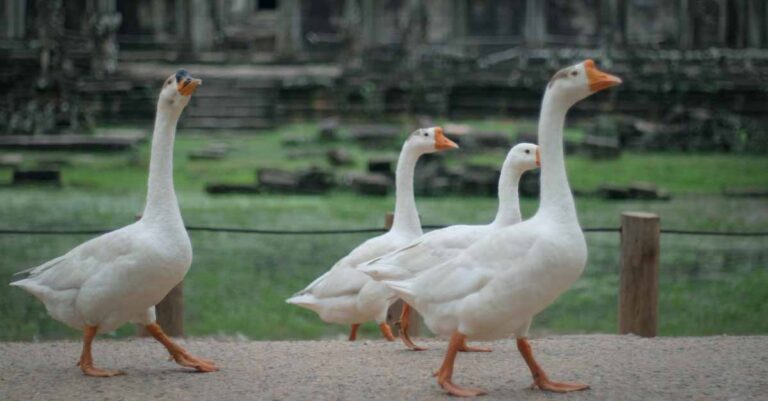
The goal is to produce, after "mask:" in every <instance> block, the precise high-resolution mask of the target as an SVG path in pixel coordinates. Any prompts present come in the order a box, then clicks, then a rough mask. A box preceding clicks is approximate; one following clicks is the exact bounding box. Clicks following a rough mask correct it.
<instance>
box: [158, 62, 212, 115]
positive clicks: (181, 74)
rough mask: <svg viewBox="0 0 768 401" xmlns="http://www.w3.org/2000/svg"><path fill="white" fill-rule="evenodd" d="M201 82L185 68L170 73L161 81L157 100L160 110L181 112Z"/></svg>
mask: <svg viewBox="0 0 768 401" xmlns="http://www.w3.org/2000/svg"><path fill="white" fill-rule="evenodd" d="M202 83H203V81H202V80H200V79H195V78H192V76H191V75H189V73H188V72H187V70H184V69H181V70H178V71H176V72H175V73H173V74H171V76H169V77H168V78H166V80H165V82H164V83H163V89H162V90H161V91H160V99H159V100H158V102H157V105H158V108H159V109H161V110H167V111H175V112H178V113H181V111H183V110H184V108H185V107H187V104H188V103H189V99H190V98H191V97H192V93H194V92H195V89H197V87H198V86H200V85H201V84H202Z"/></svg>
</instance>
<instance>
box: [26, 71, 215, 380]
mask: <svg viewBox="0 0 768 401" xmlns="http://www.w3.org/2000/svg"><path fill="white" fill-rule="evenodd" d="M200 83H201V81H200V80H199V79H193V78H192V77H191V76H189V74H188V73H187V72H186V71H184V70H179V71H178V72H177V73H175V74H173V75H171V76H170V77H168V79H167V80H166V81H165V83H164V85H163V89H162V90H161V92H160V96H159V99H158V104H157V115H156V120H155V129H154V132H153V135H152V151H151V156H150V166H149V179H148V189H147V202H146V207H145V209H144V213H143V215H142V217H141V219H140V220H139V221H137V222H135V223H133V224H130V225H128V226H126V227H123V228H121V229H118V230H115V231H112V232H109V233H107V234H104V235H101V236H99V237H96V238H94V239H91V240H89V241H87V242H85V243H83V244H81V245H79V246H77V247H75V248H74V249H72V250H71V251H69V252H67V253H66V254H64V255H63V256H60V257H58V258H56V259H53V260H51V261H49V262H47V263H44V264H42V265H40V266H38V267H36V268H32V269H28V270H26V271H24V272H22V273H27V274H28V277H27V278H24V279H21V280H19V281H16V282H13V283H11V285H12V286H16V287H20V288H23V289H24V290H26V291H28V292H29V293H31V294H32V295H34V296H35V297H37V298H38V299H40V300H41V301H42V302H43V304H44V305H45V307H46V310H47V311H48V313H49V314H50V315H51V316H52V317H53V318H54V319H56V320H59V321H61V322H63V323H65V324H67V325H69V326H70V327H72V328H75V329H78V330H82V331H83V339H84V340H83V353H82V355H81V357H80V364H79V365H80V368H81V369H82V370H83V373H85V374H86V375H91V376H102V377H109V376H115V375H118V374H122V372H120V371H108V370H103V369H98V368H96V367H94V366H93V359H92V356H91V343H92V341H93V339H94V337H95V336H96V335H97V334H98V333H102V332H108V331H112V330H114V329H116V328H117V327H119V326H121V325H122V324H124V323H126V322H135V323H139V324H142V325H144V326H145V327H146V329H147V331H148V332H149V333H150V334H151V335H152V336H153V337H155V339H157V340H158V341H160V342H161V343H162V344H163V345H164V346H165V347H166V348H167V349H168V351H169V353H170V354H171V356H172V357H173V359H174V360H176V362H177V363H179V364H181V365H183V366H188V367H192V368H195V369H196V370H198V371H203V372H210V371H214V370H217V368H216V366H215V364H214V363H213V362H211V361H208V360H204V359H201V358H196V357H194V356H192V355H190V354H189V353H188V352H187V351H186V350H184V349H183V348H181V347H180V346H178V345H177V344H175V343H174V342H173V341H171V340H170V339H169V338H168V337H167V336H166V335H165V334H164V333H163V332H162V329H161V328H160V326H159V325H157V323H156V322H155V305H156V304H157V303H158V302H160V301H161V300H162V299H163V298H164V297H165V296H166V295H167V294H168V292H169V291H170V290H171V289H173V287H174V286H176V285H177V284H178V283H179V282H181V280H182V279H183V278H184V276H185V275H186V273H187V271H188V270H189V267H190V265H191V264H192V244H191V243H190V240H189V236H188V235H187V231H186V229H185V228H184V221H183V220H182V217H181V212H180V210H179V205H178V200H177V198H176V193H175V191H174V188H173V142H174V137H175V134H176V124H177V122H178V120H179V118H180V116H181V113H182V112H183V110H184V108H185V107H186V105H187V104H188V102H189V99H190V96H191V95H192V93H193V92H194V91H195V89H196V88H197V86H198V85H200Z"/></svg>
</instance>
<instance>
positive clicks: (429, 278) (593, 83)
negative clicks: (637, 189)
mask: <svg viewBox="0 0 768 401" xmlns="http://www.w3.org/2000/svg"><path fill="white" fill-rule="evenodd" d="M619 83H621V80H620V79H619V78H617V77H614V76H611V75H608V74H606V73H603V72H601V71H599V70H598V69H597V68H596V67H595V64H594V62H593V61H592V60H587V61H585V62H583V63H580V64H577V65H574V66H571V67H567V68H564V69H562V70H561V71H559V72H558V73H556V74H555V75H554V77H553V78H552V80H551V81H550V82H549V84H548V85H547V90H546V92H545V94H544V100H543V103H542V109H541V117H540V120H539V146H540V147H541V164H542V171H541V203H540V206H539V210H538V211H537V212H536V214H535V215H534V216H533V217H532V218H531V219H529V220H526V221H524V222H521V223H519V224H515V225H512V226H509V227H506V228H502V229H499V230H496V231H493V232H492V233H491V234H489V235H488V236H486V237H484V238H482V239H480V240H479V241H477V242H476V243H474V244H473V245H471V246H470V247H469V248H467V249H466V250H464V251H463V252H461V253H460V254H458V255H457V256H455V257H454V258H453V259H451V260H449V261H446V262H444V263H442V264H440V265H437V266H435V267H433V268H431V269H428V270H426V271H423V272H421V273H419V274H417V275H416V276H415V277H414V278H412V279H408V280H391V281H384V283H385V284H387V285H388V286H389V287H390V288H392V289H393V290H394V291H395V292H397V294H398V296H400V297H401V298H402V299H403V300H405V301H406V302H408V303H409V304H410V305H411V306H413V307H414V308H416V310H418V311H419V312H420V313H421V314H422V316H424V318H425V322H426V324H427V326H428V327H429V328H430V329H431V330H432V331H433V332H435V333H438V334H440V335H443V336H450V337H451V340H450V343H449V346H448V351H447V353H446V355H445V360H444V361H443V364H442V366H441V367H440V369H439V370H438V371H437V373H436V376H437V381H438V383H439V384H440V385H441V386H442V387H443V388H444V389H446V390H447V391H448V392H449V393H451V394H454V395H457V396H475V395H480V394H484V391H482V390H479V389H467V388H462V387H459V386H457V385H455V384H454V383H453V382H452V376H453V365H454V361H455V359H456V354H457V352H458V351H459V349H460V348H461V346H462V344H464V342H465V341H466V340H467V339H472V340H494V339H501V338H506V337H509V336H510V335H514V336H515V337H516V338H517V346H518V349H519V351H520V353H521V354H522V356H523V358H524V359H525V362H526V363H527V364H528V367H529V368H530V370H531V373H532V375H533V378H534V385H535V386H537V387H539V388H541V389H542V390H549V391H557V392H567V391H575V390H583V389H586V388H588V386H587V385H584V384H578V383H556V382H553V381H551V380H549V378H548V377H547V375H546V373H545V372H544V370H543V369H542V368H541V367H540V366H539V365H538V363H537V362H536V360H535V359H534V358H533V354H532V352H531V347H530V345H529V344H528V341H527V339H526V336H527V330H528V323H529V322H530V320H531V318H532V317H533V316H534V315H536V314H537V313H539V312H540V311H541V310H543V309H544V308H545V307H546V306H547V305H549V304H550V303H552V302H553V301H554V300H555V299H556V298H557V297H558V296H559V295H560V294H561V293H562V292H563V291H565V290H566V289H567V288H568V287H569V286H570V285H571V284H573V282H574V281H575V280H576V279H577V278H578V277H579V276H580V275H581V273H582V271H583V270H584V266H585V265H586V261H587V247H586V243H585V241H584V235H583V233H582V231H581V227H580V226H579V222H578V218H577V216H576V206H575V204H574V201H573V195H572V194H571V190H570V187H569V185H568V177H567V174H566V171H565V161H564V156H563V125H564V123H565V115H566V112H567V111H568V109H569V108H570V107H571V106H572V105H574V104H575V103H576V102H578V101H579V100H581V99H583V98H585V97H587V96H589V95H590V94H592V93H595V92H597V91H599V90H602V89H605V88H608V87H612V86H615V85H618V84H619Z"/></svg>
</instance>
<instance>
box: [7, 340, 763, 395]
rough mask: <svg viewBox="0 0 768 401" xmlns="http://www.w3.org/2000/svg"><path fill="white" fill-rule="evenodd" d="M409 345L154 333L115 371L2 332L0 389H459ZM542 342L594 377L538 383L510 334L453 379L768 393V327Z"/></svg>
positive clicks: (623, 391) (662, 391)
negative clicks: (200, 359)
mask: <svg viewBox="0 0 768 401" xmlns="http://www.w3.org/2000/svg"><path fill="white" fill-rule="evenodd" d="M421 342H422V343H423V344H425V345H427V346H429V347H430V349H429V350H427V351H424V352H419V353H417V352H410V351H406V350H404V349H403V347H402V346H401V345H400V344H399V343H385V342H384V341H382V340H366V339H363V340H358V342H355V343H349V342H345V341H285V342H250V341H234V340H225V341H222V340H215V339H191V340H186V341H183V343H184V344H185V345H186V346H187V347H188V349H189V350H190V351H191V352H193V353H195V354H198V355H200V356H204V357H208V358H213V359H215V360H216V361H218V363H219V365H220V366H221V367H222V370H221V371H220V372H216V373H208V374H199V373H190V372H189V371H188V370H186V369H184V368H181V367H179V366H177V365H175V364H173V363H172V362H169V361H167V359H166V354H165V351H164V350H163V349H162V348H161V347H160V346H159V345H158V344H155V343H153V341H152V340H150V339H135V340H126V341H114V340H101V341H97V342H96V345H95V349H94V353H95V359H96V364H97V366H99V367H103V368H117V369H122V370H124V371H125V372H126V373H127V375H125V376H118V377H115V378H110V379H97V378H90V377H85V376H83V375H82V374H81V373H80V370H79V369H78V368H76V367H75V363H76V362H77V358H78V356H79V353H80V344H78V343H76V342H43V343H0V400H6V401H10V400H78V401H83V400H143V401H146V400H159V399H163V400H176V399H178V400H182V399H184V400H251V399H253V400H451V399H454V398H451V397H450V396H448V395H446V394H445V393H444V392H443V391H442V390H441V389H440V388H439V387H438V386H437V384H436V383H435V380H434V378H432V377H431V372H432V371H434V370H435V369H437V367H438V366H439V365H440V362H441V360H442V357H443V352H444V350H445V343H443V342H440V341H437V340H430V341H421ZM532 344H533V349H534V354H535V355H536V356H537V358H538V360H539V362H540V363H541V364H542V365H543V367H544V368H545V369H546V370H547V371H548V373H549V375H550V377H551V378H553V379H555V380H571V381H581V382H585V383H589V384H590V385H591V386H592V388H591V389H590V390H587V391H583V392H578V393H571V394H565V395H563V394H551V393H544V392H542V391H539V390H530V389H529V388H528V385H529V384H530V382H531V378H530V374H529V373H528V370H527V368H526V367H525V364H524V363H523V361H522V359H521V358H520V357H519V355H518V353H517V350H516V348H515V344H514V342H513V341H501V342H496V343H488V344H485V345H488V346H491V347H493V349H494V352H492V353H489V354H481V353H476V354H461V355H459V357H458V360H457V369H456V375H455V381H456V382H457V383H458V384H461V385H465V386H472V387H480V388H483V389H485V390H487V391H488V393H489V394H488V395H487V396H484V397H482V398H479V399H480V400H497V399H498V400H501V399H504V400H510V399H514V400H568V401H570V400H587V399H589V400H766V399H768V337H727V336H723V337H701V338H656V339H643V338H638V337H634V336H614V335H587V336H582V335H578V336H553V337H547V338H541V339H535V340H534V341H533V342H532Z"/></svg>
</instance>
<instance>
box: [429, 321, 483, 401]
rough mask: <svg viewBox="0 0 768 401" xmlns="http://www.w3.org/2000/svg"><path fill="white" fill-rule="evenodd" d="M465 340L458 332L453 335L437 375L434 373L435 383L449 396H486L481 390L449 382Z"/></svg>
mask: <svg viewBox="0 0 768 401" xmlns="http://www.w3.org/2000/svg"><path fill="white" fill-rule="evenodd" d="M466 339H467V337H466V336H464V335H463V334H461V333H459V332H458V331H457V332H455V333H453V335H452V336H451V341H450V342H449V343H448V351H447V352H446V353H445V359H444V360H443V364H442V366H440V369H439V370H438V371H437V373H435V376H437V383H438V384H439V385H440V387H442V388H444V389H445V390H446V391H448V393H450V394H451V395H455V396H458V397H474V396H478V395H483V394H486V392H485V391H483V390H481V389H476V388H463V387H459V386H457V385H455V384H453V382H452V381H451V377H452V376H453V364H454V363H455V362H456V354H458V353H459V349H460V348H461V345H462V344H463V343H464V341H466Z"/></svg>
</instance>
